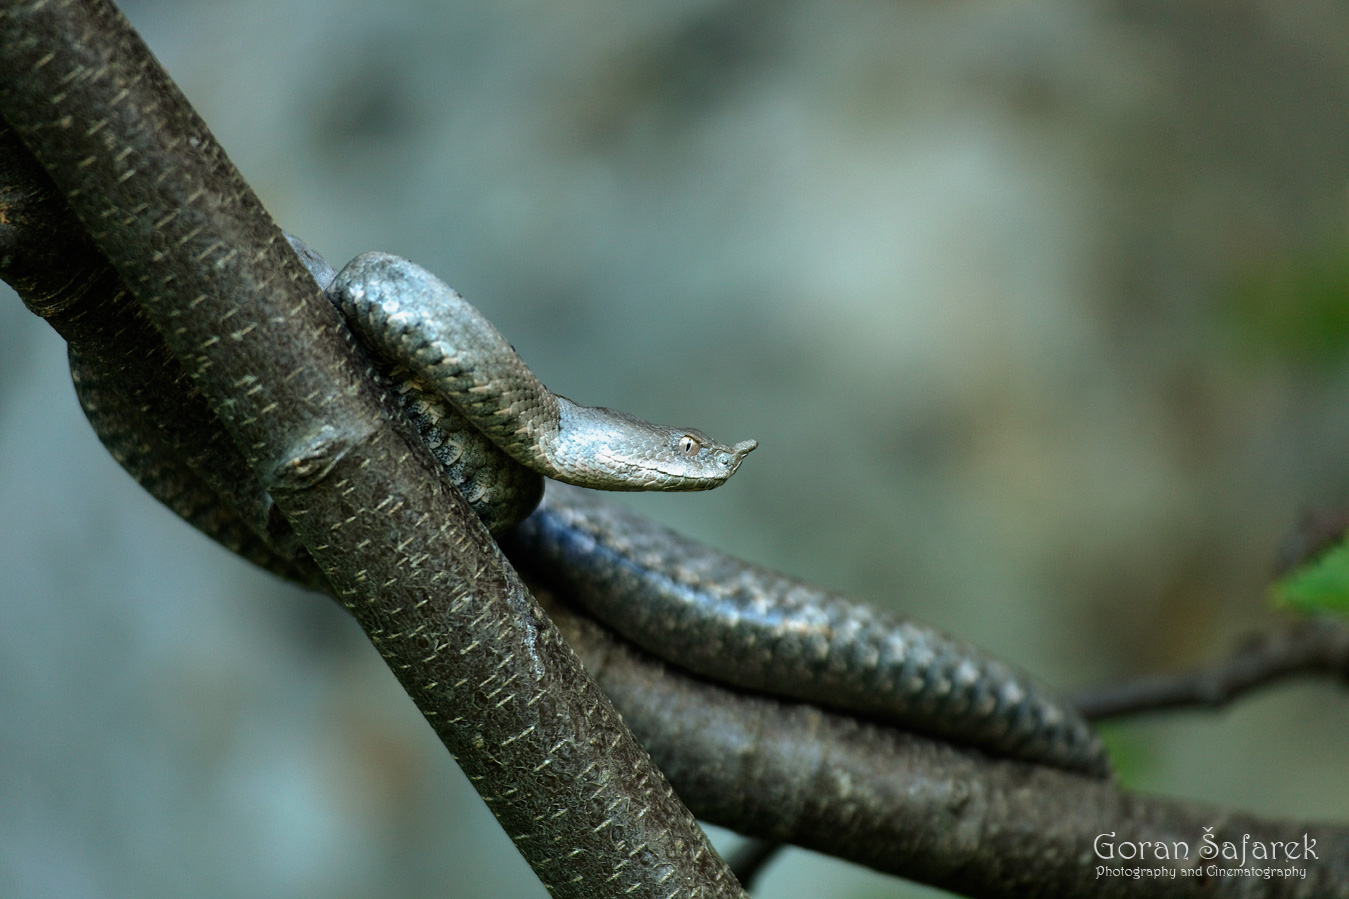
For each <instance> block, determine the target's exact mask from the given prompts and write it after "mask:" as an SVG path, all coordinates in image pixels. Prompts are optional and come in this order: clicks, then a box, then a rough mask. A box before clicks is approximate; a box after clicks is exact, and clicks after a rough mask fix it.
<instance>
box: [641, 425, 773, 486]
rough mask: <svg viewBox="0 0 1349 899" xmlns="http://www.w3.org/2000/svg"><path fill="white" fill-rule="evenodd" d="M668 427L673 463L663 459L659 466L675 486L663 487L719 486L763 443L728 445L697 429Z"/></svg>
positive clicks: (750, 442)
mask: <svg viewBox="0 0 1349 899" xmlns="http://www.w3.org/2000/svg"><path fill="white" fill-rule="evenodd" d="M664 430H667V431H668V432H669V434H670V437H671V438H672V443H671V446H670V450H671V457H672V459H673V462H672V463H666V462H664V461H663V460H662V464H661V465H659V466H658V467H659V469H660V470H661V471H662V473H663V474H665V475H666V476H668V477H669V478H671V479H672V485H671V486H668V487H658V488H656V489H661V490H705V489H710V488H712V487H716V486H718V485H719V484H721V483H723V482H725V481H726V479H727V478H729V477H730V476H731V475H733V474H735V470H736V469H737V468H739V467H740V463H741V461H743V460H744V458H745V456H747V455H749V454H750V452H752V451H753V450H754V449H755V448H757V447H758V445H759V441H757V440H742V441H741V442H739V443H737V444H735V445H734V446H727V445H726V444H724V443H718V442H717V441H715V440H713V439H712V438H711V437H709V436H707V435H706V434H704V433H703V432H702V431H699V430H696V429H693V428H688V429H685V430H682V431H681V430H680V429H678V428H666V429H664ZM676 482H677V483H678V485H677V486H676V485H675V483H676ZM684 482H687V485H685V483H684Z"/></svg>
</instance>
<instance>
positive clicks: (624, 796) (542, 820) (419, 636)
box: [0, 0, 743, 897]
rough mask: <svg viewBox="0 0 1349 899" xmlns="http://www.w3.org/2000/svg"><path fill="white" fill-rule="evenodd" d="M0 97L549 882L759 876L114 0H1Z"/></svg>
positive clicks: (601, 890)
mask: <svg viewBox="0 0 1349 899" xmlns="http://www.w3.org/2000/svg"><path fill="white" fill-rule="evenodd" d="M0 113H2V114H3V115H4V117H5V118H6V119H7V120H8V122H9V123H10V124H11V125H12V126H13V127H14V128H15V130H16V131H17V132H18V133H19V135H20V137H21V138H22V139H23V141H24V142H25V144H26V145H27V146H28V148H29V150H30V151H32V153H33V156H34V157H35V158H36V159H37V160H38V162H39V163H40V164H41V165H42V167H43V168H44V169H46V171H47V172H48V173H49V174H50V175H51V176H52V179H53V181H55V182H56V184H57V185H58V187H59V188H60V189H61V191H62V192H63V193H64V194H65V196H66V198H67V200H68V201H70V204H71V208H72V209H73V210H74V212H75V214H76V215H77V216H78V218H79V219H80V220H81V221H82V222H83V224H84V226H85V228H86V229H87V231H88V232H89V234H90V236H91V237H92V238H93V240H94V243H95V244H96V245H97V246H98V247H99V249H100V250H101V251H102V252H103V253H104V254H105V255H106V256H107V258H108V260H109V261H111V263H112V264H113V266H114V267H115V268H116V269H117V271H118V272H119V273H120V275H121V276H122V279H123V280H124V282H125V283H126V284H128V285H130V286H131V287H132V288H133V292H134V293H135V294H136V298H137V300H138V301H139V302H140V304H141V306H142V308H143V309H144V310H145V312H146V313H147V314H148V317H149V319H150V320H151V322H152V323H153V325H154V326H155V328H156V329H157V330H158V331H159V332H160V334H161V335H162V336H163V338H164V340H165V342H166V343H167V345H168V346H169V348H170V349H171V350H172V352H173V354H174V356H176V357H177V358H178V359H179V360H180V361H181V362H182V363H183V367H184V368H185V369H186V370H187V372H188V373H189V375H190V376H191V378H192V380H193V383H194V384H195V385H196V386H197V387H198V388H199V389H200V390H201V392H202V394H204V396H205V397H206V399H207V401H208V403H209V404H210V406H211V408H212V409H213V411H214V412H215V413H216V414H217V415H218V416H219V418H220V419H221V421H222V422H223V424H224V425H225V428H226V429H227V431H228V432H229V434H230V435H231V437H232V438H233V443H234V445H235V446H237V447H238V448H239V449H240V450H241V451H242V455H243V456H244V458H245V459H246V460H247V462H248V466H249V468H250V469H251V470H252V471H253V473H254V474H255V475H256V477H257V480H258V482H259V483H260V484H261V485H262V486H263V488H264V489H265V490H266V491H267V493H269V494H270V495H271V496H272V497H273V498H275V500H276V505H277V507H278V508H279V509H280V510H281V511H282V512H283V513H284V515H285V517H286V519H287V520H288V521H289V522H290V523H291V525H292V526H293V527H294V529H295V532H296V533H297V534H298V535H299V536H300V538H301V539H302V540H303V542H304V544H305V546H306V547H307V548H308V549H309V551H310V553H311V555H312V556H313V557H314V559H315V560H316V561H317V562H318V564H319V566H320V567H321V568H322V570H323V572H324V574H325V575H326V576H327V578H328V580H329V581H330V583H331V584H332V585H333V587H334V589H335V591H336V595H337V596H338V597H340V599H341V601H342V602H343V603H344V604H345V605H346V606H347V607H348V608H349V609H350V610H351V611H352V613H353V614H354V615H355V617H356V619H357V620H358V622H360V624H361V626H362V628H363V629H364V630H365V632H366V633H367V635H368V636H369V637H370V639H371V641H372V642H374V643H375V644H376V646H377V647H378V648H379V649H380V652H381V653H382V654H383V655H384V657H385V659H386V660H387V662H388V664H389V665H390V667H391V668H392V669H393V671H394V673H395V674H396V675H397V676H398V678H399V680H400V681H401V682H402V684H403V686H404V688H405V689H406V690H407V691H408V693H409V695H410V696H411V697H412V698H413V700H414V702H416V704H417V706H418V708H419V709H421V711H422V713H423V715H425V716H426V718H427V720H428V721H429V722H430V723H431V725H432V727H433V728H435V730H436V732H437V734H438V735H439V736H440V738H441V739H442V741H444V743H445V745H446V746H447V747H448V748H449V749H450V751H451V753H452V754H454V755H455V757H456V758H457V759H458V760H459V762H460V765H461V766H462V767H463V769H464V771H465V773H467V774H468V776H469V778H470V780H472V782H473V783H474V785H475V786H476V787H477V789H478V790H479V792H480V793H481V795H482V796H483V798H484V800H485V801H486V802H487V803H488V804H489V806H490V807H491V808H492V810H493V812H494V813H495V814H496V816H497V818H498V820H500V821H501V823H502V825H503V826H504V827H505V828H506V830H507V832H508V833H509V834H510V836H511V838H512V839H513V840H514V841H515V843H516V846H517V847H518V848H519V849H520V851H521V852H522V853H523V854H524V856H525V858H526V859H527V860H528V861H529V862H530V864H531V866H532V867H533V868H534V870H535V871H536V872H537V873H538V874H539V875H540V878H541V879H542V880H543V882H544V884H545V885H546V886H547V887H548V889H549V890H550V891H551V892H552V893H553V895H555V896H567V897H570V896H575V897H582V896H587V897H590V896H597V895H601V896H602V895H612V896H620V895H632V896H650V897H657V896H659V897H668V896H670V895H673V894H679V895H687V896H714V895H715V896H738V895H743V893H742V891H741V889H740V887H739V885H738V884H737V883H736V881H735V879H734V877H733V876H732V875H731V873H730V871H729V869H727V868H726V867H725V865H724V863H723V862H722V861H721V860H720V859H719V858H718V857H717V855H716V853H715V852H714V851H713V850H712V849H711V847H710V845H709V844H708V843H707V842H706V838H705V836H704V835H703V833H702V831H701V829H700V828H699V827H698V826H697V823H696V822H695V821H694V820H693V818H692V817H691V816H690V815H689V813H688V811H687V810H686V809H685V808H684V807H683V806H682V805H681V804H680V803H679V801H678V799H677V798H676V797H674V795H673V793H672V792H671V790H670V788H669V787H668V786H667V785H666V783H665V781H664V778H662V777H661V775H660V772H659V771H658V770H657V769H656V768H655V767H654V765H652V763H651V761H650V759H649V758H648V757H647V755H646V753H645V752H644V751H643V750H642V748H641V746H640V745H639V744H638V743H637V742H636V740H635V739H634V738H633V737H632V735H631V734H630V733H629V732H628V730H627V729H626V728H625V727H624V726H623V723H622V721H621V720H620V719H619V717H618V715H617V714H616V713H615V712H614V710H613V707H612V705H611V704H610V702H609V700H608V699H607V698H606V697H605V696H604V694H603V693H601V692H600V690H599V689H598V688H597V687H596V686H595V684H594V682H593V681H592V680H591V679H590V678H589V677H588V676H587V675H586V673H585V670H584V669H583V668H582V666H581V664H580V663H579V661H578V660H577V659H576V657H575V656H574V655H573V654H572V652H571V651H570V650H569V649H568V648H567V645H566V644H565V642H564V641H563V640H562V639H561V637H560V635H559V634H558V633H557V631H556V629H555V628H554V627H553V626H552V624H551V623H550V622H549V621H548V619H547V618H546V617H545V616H544V615H543V614H542V613H541V612H540V610H539V609H538V607H537V605H536V604H535V603H534V602H533V600H532V598H531V597H530V596H529V594H528V592H527V591H526V590H525V588H524V586H523V584H522V583H521V582H520V580H519V578H518V576H517V575H516V574H515V573H514V571H513V570H512V569H511V568H510V566H509V565H508V564H507V563H506V561H505V559H504V558H503V557H502V555H501V553H500V551H499V550H498V549H497V547H496V544H495V543H493V542H492V540H491V539H490V537H489V536H488V534H487V532H486V530H485V529H484V528H483V527H482V526H481V524H479V523H478V522H477V520H476V518H474V516H473V515H472V513H471V512H470V511H469V509H468V506H467V504H466V502H465V501H464V500H463V498H462V497H460V496H459V495H458V494H457V493H456V492H455V491H454V490H453V489H451V488H448V487H446V486H445V485H443V484H442V483H441V481H440V479H439V478H438V477H437V476H436V474H435V467H434V464H433V462H432V460H431V459H430V457H429V454H428V453H427V451H426V450H425V448H424V447H422V446H421V444H420V442H419V441H417V440H416V439H415V438H414V437H412V436H411V435H410V434H409V433H408V428H406V427H404V426H401V425H400V424H398V423H397V422H396V420H395V419H393V418H392V417H390V416H389V415H387V414H386V410H385V408H384V405H383V399H382V397H381V395H380V393H379V392H378V391H377V390H376V389H375V387H374V386H373V385H372V383H371V381H370V379H369V378H368V377H367V373H366V372H365V370H364V367H363V365H362V363H361V362H360V361H359V360H358V359H357V358H356V357H355V355H354V353H353V351H352V348H351V346H350V344H349V342H348V338H347V336H346V332H345V329H344V328H343V326H342V325H341V322H340V320H339V319H338V317H337V314H336V312H335V311H334V310H333V309H332V308H331V307H330V306H329V305H328V303H327V302H326V301H325V300H324V299H323V297H322V294H321V293H320V292H319V290H318V288H317V287H316V286H315V284H314V283H313V280H312V279H311V278H310V277H309V274H308V273H307V272H306V271H305V269H304V267H303V266H302V264H301V263H300V261H299V260H298V259H297V258H296V257H295V255H294V253H293V252H292V251H291V250H290V248H289V246H288V245H287V244H286V242H285V240H284V239H283V238H282V236H281V233H280V230H279V229H278V228H277V227H276V225H275V224H274V223H272V221H271V220H270V218H269V217H268V216H267V214H266V212H265V210H264V209H263V208H262V206H261V204H260V203H259V202H258V200H257V198H256V197H255V196H254V195H253V194H252V192H251V190H249V188H248V186H247V185H246V184H245V183H244V182H243V180H242V178H240V176H239V175H238V173H237V171H236V170H235V169H234V167H233V166H232V165H231V164H230V163H229V161H228V159H227V158H226V156H225V154H224V152H223V150H221V149H220V147H219V146H218V145H217V144H216V143H215V141H214V139H213V138H212V137H211V135H210V133H209V131H208V130H207V129H206V127H205V125H204V124H203V123H202V122H201V121H200V119H199V118H198V117H197V116H196V114H195V112H194V111H193V110H192V109H191V107H190V106H189V105H188V104H187V102H186V100H184V99H183V97H182V96H181V94H180V93H179V92H178V91H177V89H176V88H175V87H174V85H173V84H172V83H171V81H170V80H169V78H168V76H167V75H166V74H165V73H164V72H163V71H162V70H161V69H160V68H159V66H158V64H157V63H156V62H155V61H154V59H153V58H152V57H151V56H150V54H149V51H148V50H147V49H146V48H145V46H144V45H143V44H142V43H141V41H140V40H139V38H138V37H137V36H136V35H135V33H134V32H133V31H132V30H131V28H130V26H129V25H128V24H127V22H126V21H125V19H123V18H122V16H121V15H120V13H118V12H117V10H116V9H115V8H113V7H112V6H110V5H109V4H108V3H106V2H102V0H52V2H7V3H5V4H4V5H3V6H0ZM429 562H434V564H428V563H429ZM432 598H435V599H437V600H439V601H437V602H434V603H433V602H432V601H431V600H432Z"/></svg>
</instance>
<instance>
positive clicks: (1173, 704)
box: [1073, 618, 1349, 720]
mask: <svg viewBox="0 0 1349 899" xmlns="http://www.w3.org/2000/svg"><path fill="white" fill-rule="evenodd" d="M1304 675H1328V676H1331V677H1336V678H1338V679H1340V680H1341V681H1344V680H1349V626H1346V625H1345V624H1344V623H1342V622H1340V621H1337V620H1335V619H1331V618H1318V619H1313V620H1311V621H1299V622H1296V623H1294V624H1291V625H1288V626H1286V627H1282V628H1279V629H1278V630H1272V631H1269V632H1268V633H1263V634H1256V635H1254V636H1253V637H1251V638H1249V639H1248V640H1247V641H1246V642H1245V643H1244V644H1243V645H1242V646H1240V647H1238V648H1237V650H1236V651H1235V652H1234V653H1232V655H1231V656H1229V657H1228V658H1226V659H1221V660H1219V661H1217V662H1213V663H1212V664H1209V665H1206V666H1204V667H1202V668H1197V669H1195V670H1193V671H1188V672H1183V673H1181V674H1171V675H1155V676H1153V677H1145V678H1140V679H1138V680H1135V681H1131V682H1128V683H1124V684H1118V685H1114V686H1106V687H1097V688H1095V689H1092V690H1088V691H1084V692H1083V693H1081V694H1079V695H1078V696H1077V697H1076V698H1074V699H1073V704H1074V705H1076V706H1077V708H1078V709H1079V710H1080V711H1081V712H1082V714H1083V715H1084V716H1086V717H1087V718H1088V719H1090V720H1101V719H1105V718H1119V717H1122V716H1124V715H1137V714H1139V713H1142V712H1159V711H1165V710H1172V709H1185V708H1206V709H1216V708H1221V707H1222V706H1224V705H1227V704H1228V703H1229V702H1231V701H1232V700H1234V699H1236V698H1238V697H1240V696H1243V695H1245V694H1246V693H1249V692H1252V691H1254V690H1258V689H1260V688H1262V687H1267V686H1270V685H1272V684H1274V683H1277V682H1278V681H1281V680H1286V679H1287V678H1290V677H1298V676H1304Z"/></svg>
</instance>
